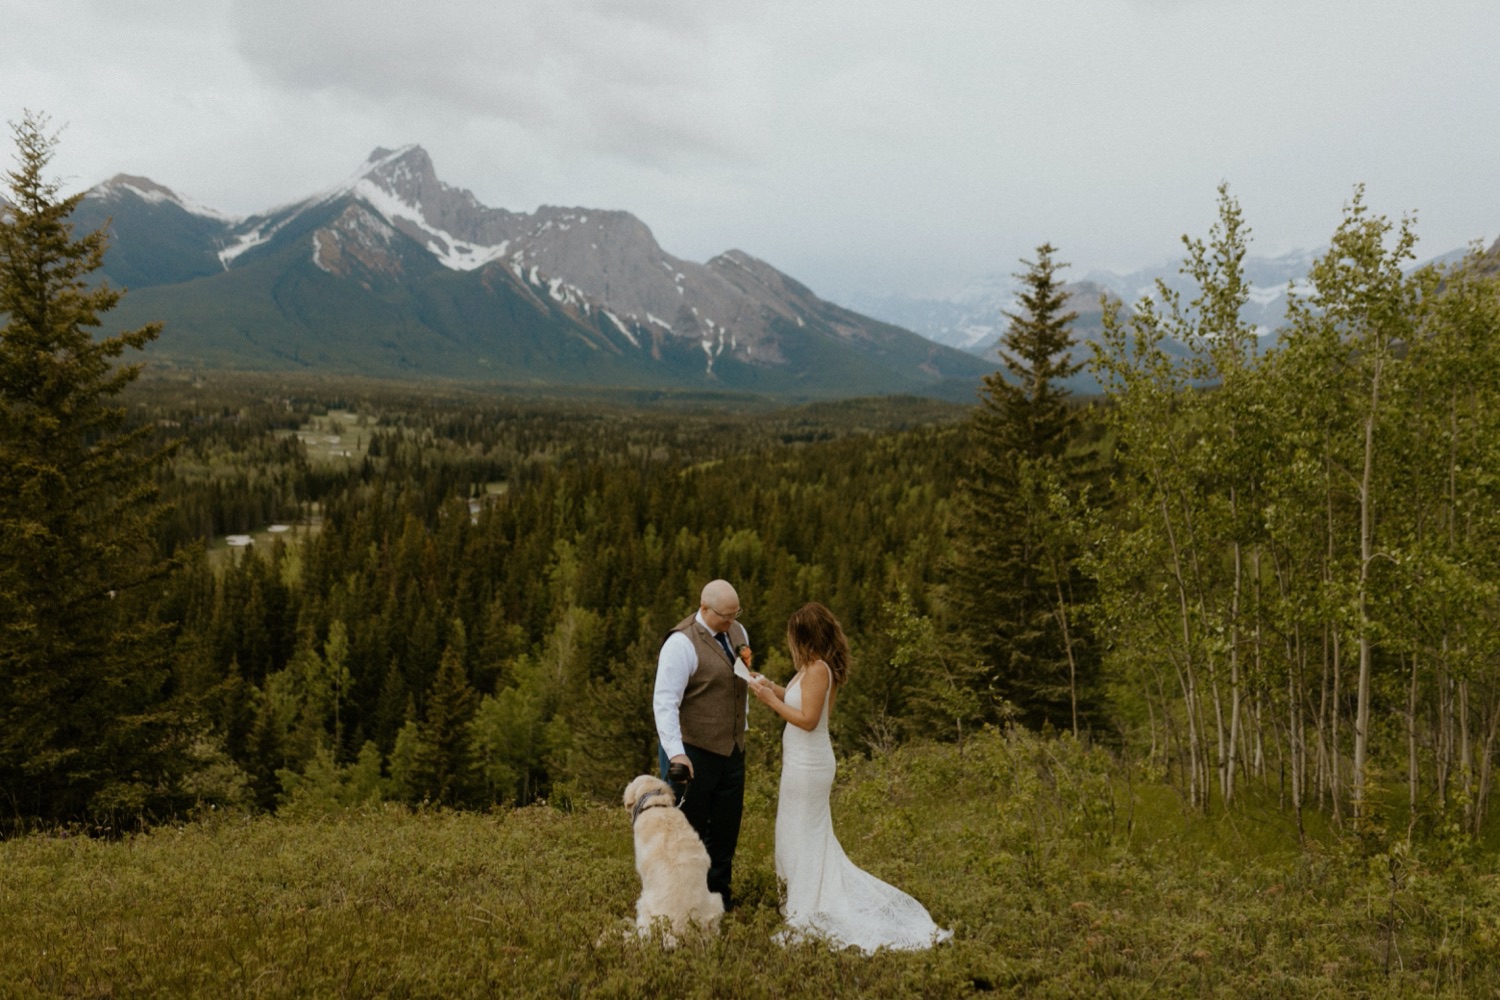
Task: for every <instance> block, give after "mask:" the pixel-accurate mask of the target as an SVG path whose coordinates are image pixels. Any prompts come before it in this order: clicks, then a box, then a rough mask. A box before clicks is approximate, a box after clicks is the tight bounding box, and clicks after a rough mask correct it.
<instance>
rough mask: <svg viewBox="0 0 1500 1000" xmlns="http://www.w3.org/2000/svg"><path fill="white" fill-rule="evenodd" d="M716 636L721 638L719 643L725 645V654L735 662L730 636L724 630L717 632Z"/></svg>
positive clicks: (731, 661)
mask: <svg viewBox="0 0 1500 1000" xmlns="http://www.w3.org/2000/svg"><path fill="white" fill-rule="evenodd" d="M714 638H715V639H718V640H719V645H721V646H723V647H724V655H725V656H727V657H729V662H730V663H734V650H732V649H730V648H729V637H728V636H726V635H725V634H724V633H723V632H715V633H714Z"/></svg>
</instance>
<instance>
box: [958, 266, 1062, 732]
mask: <svg viewBox="0 0 1500 1000" xmlns="http://www.w3.org/2000/svg"><path fill="white" fill-rule="evenodd" d="M1054 253H1056V248H1054V247H1053V246H1052V245H1051V244H1049V243H1044V244H1042V245H1041V246H1039V247H1037V256H1036V260H1035V261H1034V262H1032V261H1023V262H1022V263H1024V264H1026V265H1027V271H1026V272H1025V273H1024V274H1018V275H1017V276H1016V277H1018V278H1020V279H1021V282H1022V291H1021V294H1020V296H1019V302H1020V307H1021V308H1020V310H1019V311H1017V312H1015V313H1010V312H1007V313H1005V316H1006V317H1007V318H1008V319H1009V320H1010V325H1009V327H1008V328H1007V330H1006V333H1005V335H1004V337H1003V338H1002V340H1001V348H1000V358H1001V360H1002V362H1003V363H1004V371H1003V372H998V371H997V372H994V373H992V374H991V375H988V376H986V377H985V379H984V385H983V388H982V389H981V391H980V405H979V407H978V409H977V410H976V411H975V413H974V416H973V418H972V420H971V422H970V426H969V462H968V470H967V475H966V477H965V480H964V482H963V484H962V489H961V495H960V499H959V505H958V512H959V520H958V524H957V530H956V533H955V534H956V538H955V555H954V560H955V565H954V570H955V572H954V574H953V576H954V582H955V583H956V584H957V588H956V593H955V594H954V595H953V596H954V601H953V603H954V605H955V607H956V608H957V609H958V610H959V612H960V614H961V615H962V616H963V624H964V625H965V630H966V631H967V632H968V634H969V635H970V637H971V638H972V640H973V641H974V643H975V646H976V648H977V651H978V655H979V657H980V659H981V661H982V662H983V664H984V666H985V672H986V673H987V674H988V680H989V685H990V687H991V693H992V694H994V695H997V696H999V697H1001V698H1004V699H1006V700H1008V701H1010V702H1012V703H1013V704H1014V705H1015V706H1016V707H1017V708H1018V709H1020V711H1021V717H1022V718H1023V719H1024V720H1025V721H1027V722H1028V723H1031V724H1033V725H1040V724H1043V723H1048V722H1050V723H1051V724H1053V725H1055V726H1058V727H1059V728H1069V729H1073V730H1075V731H1076V730H1077V729H1078V726H1079V721H1078V719H1079V702H1080V694H1079V690H1080V684H1081V682H1082V680H1083V679H1081V678H1080V677H1079V670H1078V663H1077V658H1078V656H1079V652H1080V647H1081V645H1082V643H1081V634H1080V631H1079V629H1078V627H1077V622H1076V620H1072V619H1071V615H1072V610H1073V609H1074V608H1076V606H1077V605H1078V604H1079V603H1080V602H1081V600H1082V598H1081V595H1079V594H1078V588H1079V587H1080V586H1081V585H1082V576H1081V574H1080V573H1079V572H1078V571H1077V568H1076V558H1075V555H1074V553H1071V552H1069V551H1066V541H1065V539H1066V536H1067V532H1065V531H1059V530H1058V526H1057V525H1055V524H1052V523H1050V522H1051V520H1052V519H1053V518H1054V517H1055V515H1054V514H1053V513H1052V510H1053V505H1052V504H1049V502H1048V498H1047V495H1046V493H1047V491H1046V490H1045V489H1042V488H1040V487H1039V485H1038V484H1054V483H1061V484H1063V486H1064V488H1066V485H1067V484H1068V482H1069V481H1070V479H1076V477H1077V473H1076V470H1072V469H1070V468H1069V467H1068V465H1067V463H1065V461H1064V457H1065V453H1066V451H1067V448H1068V445H1069V442H1070V440H1071V438H1072V436H1073V434H1074V433H1075V431H1076V429H1077V426H1078V419H1077V416H1076V412H1075V410H1074V408H1073V407H1072V405H1071V403H1070V401H1069V394H1068V390H1067V389H1066V388H1065V387H1064V386H1063V384H1062V383H1063V381H1064V380H1065V379H1067V378H1068V377H1070V376H1072V375H1073V374H1075V373H1076V372H1077V371H1078V370H1079V369H1080V368H1081V367H1082V364H1081V363H1080V362H1075V361H1074V360H1073V358H1072V348H1073V344H1074V341H1073V335H1072V323H1073V321H1074V320H1075V319H1077V317H1078V314H1077V313H1076V312H1074V311H1073V310H1070V309H1068V298H1069V293H1068V291H1067V290H1066V289H1065V288H1064V287H1063V284H1062V282H1061V280H1060V279H1059V277H1058V271H1059V270H1060V269H1062V268H1063V267H1066V266H1067V265H1065V264H1062V263H1060V262H1058V261H1056V260H1055V259H1054V258H1053V254H1054ZM1007 374H1008V375H1009V378H1007V377H1006V375H1007ZM1059 546H1063V549H1062V550H1061V551H1060V550H1059Z"/></svg>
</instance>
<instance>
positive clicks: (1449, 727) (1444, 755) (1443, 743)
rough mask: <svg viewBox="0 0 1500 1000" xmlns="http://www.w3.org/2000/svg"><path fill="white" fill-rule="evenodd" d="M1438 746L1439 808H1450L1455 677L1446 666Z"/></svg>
mask: <svg viewBox="0 0 1500 1000" xmlns="http://www.w3.org/2000/svg"><path fill="white" fill-rule="evenodd" d="M1447 645H1448V640H1447V637H1444V639H1443V658H1442V661H1440V662H1443V663H1446V661H1447V658H1448V657H1447ZM1437 697H1438V705H1437V713H1438V717H1437V746H1436V747H1435V748H1434V754H1433V756H1434V760H1433V771H1434V773H1433V780H1434V782H1435V783H1436V785H1437V799H1438V808H1439V809H1440V810H1443V811H1445V812H1446V811H1447V809H1448V774H1449V772H1450V771H1451V769H1452V767H1453V678H1451V677H1450V676H1449V675H1448V670H1447V668H1446V667H1444V666H1439V668H1438V677H1437Z"/></svg>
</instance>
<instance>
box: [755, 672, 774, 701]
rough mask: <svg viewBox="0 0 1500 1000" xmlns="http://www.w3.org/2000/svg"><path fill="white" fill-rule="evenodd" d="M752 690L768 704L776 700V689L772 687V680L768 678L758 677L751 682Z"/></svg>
mask: <svg viewBox="0 0 1500 1000" xmlns="http://www.w3.org/2000/svg"><path fill="white" fill-rule="evenodd" d="M750 690H751V691H753V692H754V693H755V697H757V698H759V699H760V700H761V701H763V702H765V703H766V704H767V705H769V704H771V702H773V701H775V700H776V689H775V688H774V687H772V686H771V682H770V681H768V680H766V679H765V678H764V677H761V678H758V679H756V680H755V681H753V682H751V684H750Z"/></svg>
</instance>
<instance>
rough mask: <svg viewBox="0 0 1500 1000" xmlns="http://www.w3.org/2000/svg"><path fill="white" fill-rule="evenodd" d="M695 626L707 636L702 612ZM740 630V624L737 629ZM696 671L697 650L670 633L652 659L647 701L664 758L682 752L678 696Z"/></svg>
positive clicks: (747, 720)
mask: <svg viewBox="0 0 1500 1000" xmlns="http://www.w3.org/2000/svg"><path fill="white" fill-rule="evenodd" d="M694 617H695V618H696V619H697V621H698V624H699V625H702V626H703V627H704V628H707V629H708V631H709V632H710V633H712V632H713V629H711V628H708V622H706V621H704V620H703V612H702V610H699V612H698V613H697V614H696V615H695V616H694ZM740 627H741V628H744V626H743V625H741V626H740ZM745 641H746V642H747V643H748V642H749V641H750V633H749V632H746V633H745ZM697 670H698V651H697V650H696V649H695V648H694V647H693V640H691V639H689V638H688V637H687V635H686V634H685V633H683V632H673V633H672V634H671V635H669V636H667V641H666V642H664V643H662V644H661V653H660V654H659V655H658V656H657V658H656V692H655V694H654V695H653V696H652V698H651V708H652V712H653V713H654V714H655V716H656V738H657V739H658V740H660V741H661V748H662V749H663V750H665V751H666V752H667V757H668V758H671V757H677V756H680V755H682V754H683V753H685V752H686V751H684V750H683V748H682V719H681V718H680V717H679V715H678V711H679V710H680V709H681V708H682V695H683V692H685V691H686V690H687V684H688V681H689V680H690V679H691V678H692V676H693V674H694V673H696V672H697ZM749 728H750V692H748V691H747V692H745V729H746V730H749Z"/></svg>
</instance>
